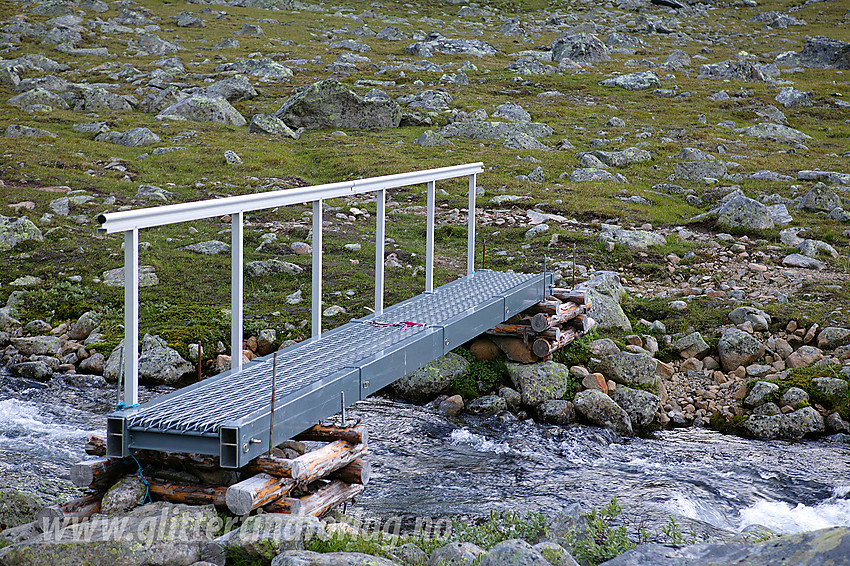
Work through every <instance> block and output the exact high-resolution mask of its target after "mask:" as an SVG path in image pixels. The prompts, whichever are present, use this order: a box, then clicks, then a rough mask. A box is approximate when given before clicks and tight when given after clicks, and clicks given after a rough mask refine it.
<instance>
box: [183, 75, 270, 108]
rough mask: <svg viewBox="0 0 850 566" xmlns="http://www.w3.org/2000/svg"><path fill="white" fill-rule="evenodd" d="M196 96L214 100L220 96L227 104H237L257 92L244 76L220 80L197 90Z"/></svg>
mask: <svg viewBox="0 0 850 566" xmlns="http://www.w3.org/2000/svg"><path fill="white" fill-rule="evenodd" d="M195 94H196V95H202V96H209V97H211V98H215V97H217V96H220V97H221V98H223V99H225V100H227V101H228V102H239V101H241V100H249V99H251V98H254V97H255V96H257V91H256V90H255V89H254V87H253V86H251V83H250V82H248V77H246V76H245V75H241V74H240V75H234V76H232V77H228V78H226V79H222V80H220V81H218V82H215V83H213V84H211V85H209V86H205V87H204V88H202V89H199V90H198V91H197V92H196V93H195Z"/></svg>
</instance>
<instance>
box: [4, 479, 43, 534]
mask: <svg viewBox="0 0 850 566" xmlns="http://www.w3.org/2000/svg"><path fill="white" fill-rule="evenodd" d="M43 507H44V502H43V501H40V500H38V499H36V498H35V497H34V496H32V495H30V494H28V493H24V492H22V491H18V490H16V489H11V488H2V489H0V531H2V530H5V529H8V528H11V527H17V526H19V525H23V524H24V523H29V522H30V521H32V520H33V519H35V515H36V513H38V512H39V511H40V510H41V509H42V508H43Z"/></svg>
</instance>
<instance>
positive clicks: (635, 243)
mask: <svg viewBox="0 0 850 566" xmlns="http://www.w3.org/2000/svg"><path fill="white" fill-rule="evenodd" d="M599 239H600V240H601V241H603V242H614V243H615V244H620V245H621V246H625V247H627V248H632V249H634V250H647V249H649V247H650V246H663V245H664V244H666V243H667V238H665V237H664V236H662V235H661V234H656V233H655V232H649V231H647V230H621V229H614V230H603V231H602V232H601V233H600V234H599Z"/></svg>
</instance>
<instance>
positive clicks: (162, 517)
mask: <svg viewBox="0 0 850 566" xmlns="http://www.w3.org/2000/svg"><path fill="white" fill-rule="evenodd" d="M220 528H221V519H220V518H219V517H218V515H216V512H215V508H214V507H213V506H212V505H205V506H195V505H174V504H170V503H165V502H157V503H148V504H147V505H143V506H141V507H137V508H135V509H133V510H132V511H130V512H129V513H126V514H119V515H115V516H103V515H95V516H94V517H93V518H92V519H91V520H90V521H88V522H83V523H78V524H75V525H70V526H67V527H64V528H61V527H60V528H58V529H56V530H55V531H54V530H53V529H51V530H49V531H48V532H46V533H44V534H40V535H38V536H37V537H36V538H33V539H30V540H26V541H23V542H19V543H17V544H13V545H11V546H8V547H6V548H3V549H0V564H2V565H3V566H44V565H45V564H69V565H70V564H80V565H82V564H85V565H87V566H115V565H117V564H121V566H189V565H191V564H194V563H196V562H198V561H200V560H203V559H205V558H213V556H212V555H211V553H214V552H215V545H213V544H212V541H213V539H214V538H215V537H216V535H217V532H218V530H219V529H220ZM160 533H165V534H166V535H167V536H165V537H163V536H162V535H161V534H160ZM219 556H220V555H219ZM216 560H218V559H216ZM219 563H220V562H219Z"/></svg>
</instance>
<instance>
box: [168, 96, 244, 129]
mask: <svg viewBox="0 0 850 566" xmlns="http://www.w3.org/2000/svg"><path fill="white" fill-rule="evenodd" d="M156 117H157V119H158V120H192V121H195V122H213V123H215V124H224V125H228V126H244V125H245V124H247V123H248V122H247V121H246V120H245V118H244V117H243V116H242V114H240V113H239V111H237V110H236V108H234V107H233V106H231V104H230V103H229V102H228V101H227V100H225V99H224V98H222V97H220V96H217V97H209V96H203V95H192V96H189V97H186V98H183V99H181V100H179V101H178V102H175V103H174V104H172V105H171V106H169V107H168V108H166V109H165V110H163V111H162V112H160V113H159V114H157V116H156Z"/></svg>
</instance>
